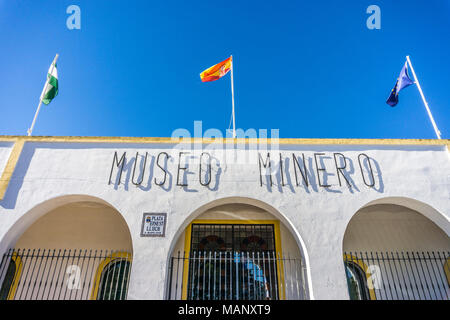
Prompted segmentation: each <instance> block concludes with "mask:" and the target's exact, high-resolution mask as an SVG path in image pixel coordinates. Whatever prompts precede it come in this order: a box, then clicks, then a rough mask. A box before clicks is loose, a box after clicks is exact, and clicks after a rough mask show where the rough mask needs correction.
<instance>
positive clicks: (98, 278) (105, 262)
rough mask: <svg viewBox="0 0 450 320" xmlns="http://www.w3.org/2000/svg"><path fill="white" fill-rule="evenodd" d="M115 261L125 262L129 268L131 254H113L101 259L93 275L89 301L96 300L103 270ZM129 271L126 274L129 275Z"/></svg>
mask: <svg viewBox="0 0 450 320" xmlns="http://www.w3.org/2000/svg"><path fill="white" fill-rule="evenodd" d="M115 260H126V261H128V262H129V263H130V266H131V260H132V258H131V253H128V252H115V253H113V254H111V255H109V256H108V257H107V258H105V259H103V260H102V262H100V264H99V265H98V267H97V271H96V273H95V277H94V283H93V286H92V291H91V297H90V300H97V295H98V290H99V288H100V281H101V278H102V273H103V270H104V269H105V268H106V267H107V266H108V264H110V263H111V262H114V261H115ZM130 272H131V270H128V274H130Z"/></svg>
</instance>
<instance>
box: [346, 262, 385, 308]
mask: <svg viewBox="0 0 450 320" xmlns="http://www.w3.org/2000/svg"><path fill="white" fill-rule="evenodd" d="M344 261H346V262H352V263H355V264H356V265H358V266H359V267H360V268H361V269H362V270H363V271H364V273H365V274H366V281H367V279H369V278H370V277H371V276H372V274H370V273H369V272H368V270H369V267H368V266H367V265H366V264H365V263H364V261H362V260H361V259H358V258H356V257H355V256H353V255H350V254H344ZM345 276H346V277H347V275H345ZM368 289H369V297H370V300H377V296H376V294H375V289H374V288H368Z"/></svg>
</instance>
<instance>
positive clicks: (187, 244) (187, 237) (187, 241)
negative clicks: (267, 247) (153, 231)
mask: <svg viewBox="0 0 450 320" xmlns="http://www.w3.org/2000/svg"><path fill="white" fill-rule="evenodd" d="M193 224H271V225H273V226H274V236H275V250H276V253H277V255H279V256H280V257H281V258H282V257H283V252H282V249H281V247H282V246H281V233H280V221H278V220H227V219H223V220H214V219H212V220H193V221H192V222H191V223H190V224H189V225H188V226H187V227H186V230H185V231H184V232H185V234H184V252H186V254H187V255H188V257H189V254H190V251H191V235H192V225H193ZM276 259H277V260H276V263H277V278H278V296H279V297H280V299H281V300H285V290H284V287H285V286H284V266H283V260H282V259H278V256H277V258H276ZM188 274H189V259H185V260H184V266H183V292H182V296H181V299H182V300H187V286H188Z"/></svg>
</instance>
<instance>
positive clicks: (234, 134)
mask: <svg viewBox="0 0 450 320" xmlns="http://www.w3.org/2000/svg"><path fill="white" fill-rule="evenodd" d="M233 83H234V81H233V56H231V103H232V107H233V109H232V114H233V138H236V120H235V116H234V84H233Z"/></svg>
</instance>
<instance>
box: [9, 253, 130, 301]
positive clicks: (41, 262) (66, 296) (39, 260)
mask: <svg viewBox="0 0 450 320" xmlns="http://www.w3.org/2000/svg"><path fill="white" fill-rule="evenodd" d="M131 258H132V255H131V253H129V252H123V251H117V250H87V249H84V250H82V249H79V250H77V249H75V250H74V249H64V250H63V249H59V250H48V249H18V250H16V249H11V250H9V251H8V252H7V253H5V254H4V255H3V257H2V260H1V262H0V283H1V288H0V300H6V299H8V300H14V299H15V300H87V299H94V300H124V299H126V297H127V290H128V283H129V277H130V270H131Z"/></svg>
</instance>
